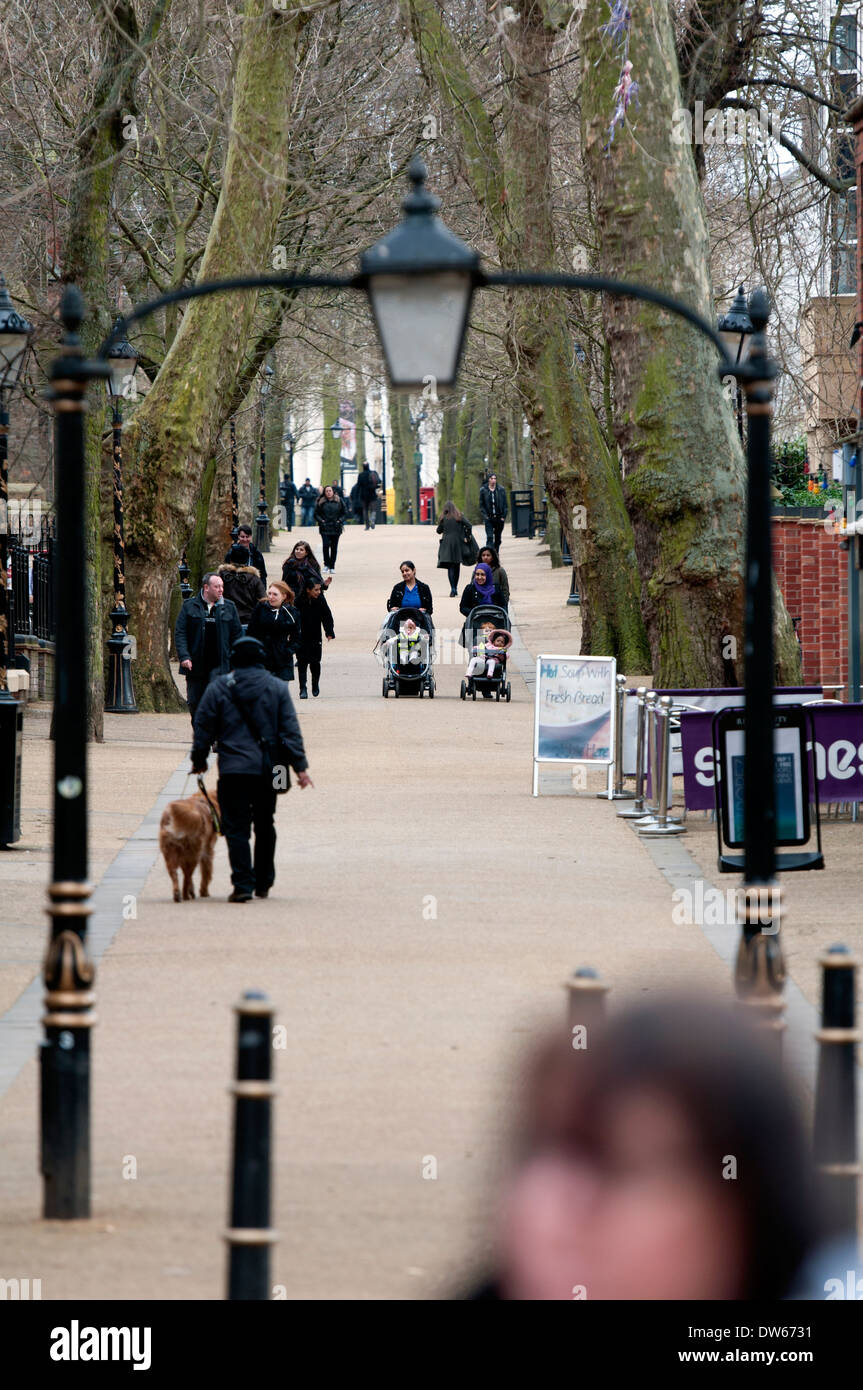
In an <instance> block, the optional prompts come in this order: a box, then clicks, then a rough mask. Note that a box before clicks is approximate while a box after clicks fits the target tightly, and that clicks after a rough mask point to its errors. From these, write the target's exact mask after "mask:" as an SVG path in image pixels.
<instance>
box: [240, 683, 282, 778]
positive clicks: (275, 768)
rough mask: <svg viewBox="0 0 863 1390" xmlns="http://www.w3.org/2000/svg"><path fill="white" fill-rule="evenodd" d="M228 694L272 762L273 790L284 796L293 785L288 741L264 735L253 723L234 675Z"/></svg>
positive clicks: (266, 756)
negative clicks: (240, 695) (282, 783)
mask: <svg viewBox="0 0 863 1390" xmlns="http://www.w3.org/2000/svg"><path fill="white" fill-rule="evenodd" d="M228 694H229V695H230V697H231V699H232V700H233V702H234V705H235V707H236V708H237V710H239V713H240V715H241V717H242V719H243V721H244V723H245V725H246V728H247V729H248V731H249V733H250V734H251V735H252V738H253V739H254V740H255V743H257V744H258V746H259V747H260V749H261V751H262V753H263V755H264V757H265V759H266V761H267V762H268V763H269V764H270V772H271V775H272V779H273V790H274V791H275V793H276V795H277V796H282V795H283V794H284V793H285V792H286V791H287V790H288V789H289V787H290V785H291V774H290V771H289V769H290V766H291V750H290V748H289V747H288V745H287V744H286V743H283V742H282V740H281V739H280V738H278V737H277V738H274V739H272V738H264V737H263V735H262V734H261V731H260V729H258V728H257V727H256V726H255V724H254V723H253V721H252V717H251V715H250V714H249V711H248V710H247V709H246V707H245V705H244V704H243V702H242V700H241V699H240V697H239V695H238V694H237V692H236V689H235V688H234V681H233V677H231V678H230V679H229V680H228ZM262 775H266V774H262ZM282 781H284V784H285V785H284V786H280V785H279V784H280V783H281V782H282Z"/></svg>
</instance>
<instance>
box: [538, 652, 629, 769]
mask: <svg viewBox="0 0 863 1390" xmlns="http://www.w3.org/2000/svg"><path fill="white" fill-rule="evenodd" d="M616 677H617V662H616V660H615V659H614V657H610V656H542V655H541V656H538V657H537V659H536V704H535V708H534V732H533V794H534V796H537V795H538V793H539V765H540V763H592V764H594V765H595V766H600V767H608V768H610V767H611V766H612V764H613V763H614V719H615V698H614V697H615V680H616Z"/></svg>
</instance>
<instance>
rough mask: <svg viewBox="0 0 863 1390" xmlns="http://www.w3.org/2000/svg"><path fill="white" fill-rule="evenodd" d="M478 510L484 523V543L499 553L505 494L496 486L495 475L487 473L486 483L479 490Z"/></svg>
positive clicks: (504, 511)
mask: <svg viewBox="0 0 863 1390" xmlns="http://www.w3.org/2000/svg"><path fill="white" fill-rule="evenodd" d="M479 510H480V515H481V516H482V519H483V521H484V522H485V543H486V545H493V546H494V548H495V550H497V551H499V550H500V538H501V536H502V535H503V523H504V522H505V521H506V513H507V505H506V493H505V492H504V490H503V488H502V487H499V486H498V482H497V474H496V473H489V475H488V482H487V483H485V484H484V485H483V486H482V487H481V488H480V490H479Z"/></svg>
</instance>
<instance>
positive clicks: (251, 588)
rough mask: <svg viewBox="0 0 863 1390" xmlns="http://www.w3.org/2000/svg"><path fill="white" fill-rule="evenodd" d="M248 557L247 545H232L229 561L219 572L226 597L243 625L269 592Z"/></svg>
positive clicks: (220, 567) (244, 625)
mask: <svg viewBox="0 0 863 1390" xmlns="http://www.w3.org/2000/svg"><path fill="white" fill-rule="evenodd" d="M248 558H249V557H248V551H247V550H246V548H245V546H242V545H232V546H231V549H230V550H229V551H228V561H227V563H226V564H224V565H220V566H219V574H220V575H221V577H222V583H223V584H224V586H225V598H226V599H230V601H231V603H233V605H234V607H235V608H236V610H237V612H238V613H239V615H240V622H241V623H242V624H243V627H246V625H247V624H248V621H249V619H250V618H251V616H252V612H253V610H254V609H255V608H256V607H257V605H258V604H259V603H260V601H261V599H262V598H264V597H265V595H266V592H267V587H266V585H265V584H264V581H263V579H262V578H261V576H260V575H259V574H258V571H257V570H256V569H255V566H254V565H250V564H247V563H246V562H247V560H248Z"/></svg>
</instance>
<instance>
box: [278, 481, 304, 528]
mask: <svg viewBox="0 0 863 1390" xmlns="http://www.w3.org/2000/svg"><path fill="white" fill-rule="evenodd" d="M298 496H299V493H298V492H297V485H296V483H295V482H294V481H293V479H292V478H283V479H282V485H281V487H280V488H279V500H280V502H281V504H282V506H283V507H284V509H285V530H286V531H292V530H293V529H294V508H295V506H296V502H297V497H298Z"/></svg>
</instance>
